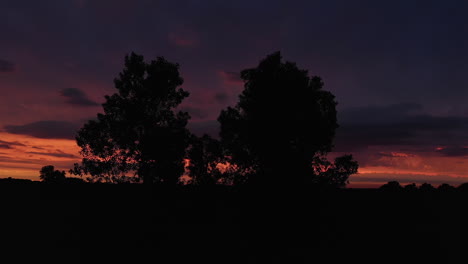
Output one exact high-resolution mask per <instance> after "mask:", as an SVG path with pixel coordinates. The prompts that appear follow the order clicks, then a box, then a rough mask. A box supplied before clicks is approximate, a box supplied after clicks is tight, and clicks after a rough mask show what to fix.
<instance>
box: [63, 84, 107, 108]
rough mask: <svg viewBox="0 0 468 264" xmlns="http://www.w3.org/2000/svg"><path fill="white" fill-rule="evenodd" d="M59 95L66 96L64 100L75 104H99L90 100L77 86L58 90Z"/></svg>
mask: <svg viewBox="0 0 468 264" xmlns="http://www.w3.org/2000/svg"><path fill="white" fill-rule="evenodd" d="M60 95H61V96H63V97H65V98H66V102H67V103H69V104H71V105H77V106H99V104H98V103H96V102H94V101H92V100H91V99H89V98H88V96H87V95H86V94H85V92H83V91H82V90H80V89H78V88H67V89H63V90H61V91H60Z"/></svg>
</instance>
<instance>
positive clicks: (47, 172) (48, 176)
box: [39, 165, 65, 183]
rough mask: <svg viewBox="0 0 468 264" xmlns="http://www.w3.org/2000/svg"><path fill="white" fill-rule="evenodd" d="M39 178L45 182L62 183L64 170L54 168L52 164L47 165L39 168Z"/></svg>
mask: <svg viewBox="0 0 468 264" xmlns="http://www.w3.org/2000/svg"><path fill="white" fill-rule="evenodd" d="M39 173H40V175H39V179H41V181H42V182H46V183H63V182H65V171H59V170H56V169H55V167H54V166H52V165H48V166H44V167H42V168H41V170H40V171H39Z"/></svg>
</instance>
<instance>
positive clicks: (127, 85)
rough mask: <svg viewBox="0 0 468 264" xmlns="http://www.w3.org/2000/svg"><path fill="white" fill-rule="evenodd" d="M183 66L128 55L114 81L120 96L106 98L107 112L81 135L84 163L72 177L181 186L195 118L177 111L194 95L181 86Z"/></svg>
mask: <svg viewBox="0 0 468 264" xmlns="http://www.w3.org/2000/svg"><path fill="white" fill-rule="evenodd" d="M182 83H183V79H182V77H181V76H180V74H179V65H178V64H174V63H171V62H168V61H167V60H166V59H164V58H162V57H159V58H157V59H156V60H153V61H151V62H149V63H146V62H145V61H144V59H143V56H140V55H137V54H135V53H132V54H131V55H129V56H126V57H125V68H124V69H123V71H122V72H121V73H120V74H119V77H118V78H116V79H115V80H114V84H115V88H116V89H117V90H118V92H117V93H115V94H113V95H111V96H106V97H105V98H106V102H105V103H104V104H103V109H104V114H98V115H97V120H90V121H88V123H86V124H85V125H84V127H83V128H81V130H80V131H79V132H78V135H77V137H76V142H77V144H78V146H80V148H81V154H82V155H83V160H82V163H81V164H75V167H74V169H72V170H71V173H73V174H75V175H80V176H82V175H90V177H89V178H88V180H90V181H93V182H113V183H121V182H129V181H138V180H140V179H142V180H143V182H144V183H147V184H152V183H154V182H158V183H164V184H176V183H177V182H178V181H179V177H180V176H181V175H182V173H183V172H184V160H183V159H184V155H185V150H186V148H187V146H188V143H189V142H188V139H189V132H188V130H187V129H186V128H185V126H186V125H187V121H188V120H189V118H190V116H189V114H188V113H186V112H180V111H179V112H177V113H176V112H175V111H174V108H176V107H177V106H178V105H179V104H180V103H181V102H182V100H183V99H184V98H186V97H187V96H188V95H189V93H188V92H187V91H185V90H183V89H181V88H178V87H179V86H180V85H182Z"/></svg>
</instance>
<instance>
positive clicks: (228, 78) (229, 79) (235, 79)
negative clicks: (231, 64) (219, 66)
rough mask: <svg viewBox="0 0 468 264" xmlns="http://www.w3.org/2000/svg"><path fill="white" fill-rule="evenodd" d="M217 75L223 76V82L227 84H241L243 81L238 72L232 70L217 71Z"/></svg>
mask: <svg viewBox="0 0 468 264" xmlns="http://www.w3.org/2000/svg"><path fill="white" fill-rule="evenodd" d="M219 75H220V76H221V78H223V80H224V82H226V83H229V84H242V83H243V81H242V79H241V77H240V73H238V72H232V71H219Z"/></svg>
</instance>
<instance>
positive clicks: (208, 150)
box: [187, 135, 224, 185]
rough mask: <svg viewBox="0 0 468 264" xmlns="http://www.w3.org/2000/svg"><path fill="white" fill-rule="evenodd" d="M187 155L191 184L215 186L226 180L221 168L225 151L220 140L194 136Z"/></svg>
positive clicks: (205, 136) (206, 136)
mask: <svg viewBox="0 0 468 264" xmlns="http://www.w3.org/2000/svg"><path fill="white" fill-rule="evenodd" d="M187 153H188V154H187V158H188V160H189V165H188V170H189V176H190V177H191V182H190V183H191V184H195V185H214V184H217V183H219V182H220V181H222V180H224V179H223V172H222V171H221V169H220V167H219V166H220V165H219V164H220V163H222V162H223V150H222V147H221V144H220V142H219V141H218V140H216V139H214V138H212V137H210V136H208V135H203V136H202V137H197V136H195V135H193V136H192V137H191V141H190V147H189V149H188V151H187Z"/></svg>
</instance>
